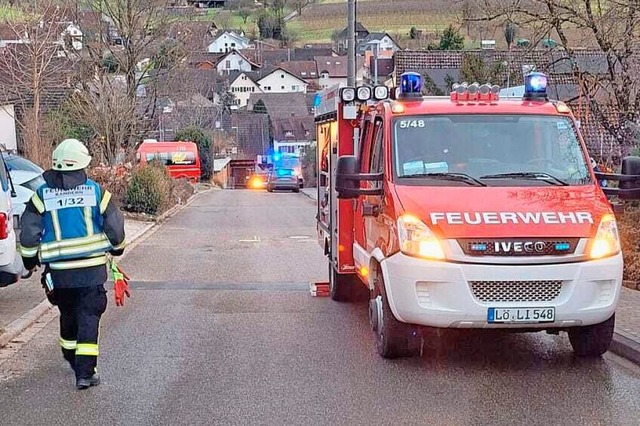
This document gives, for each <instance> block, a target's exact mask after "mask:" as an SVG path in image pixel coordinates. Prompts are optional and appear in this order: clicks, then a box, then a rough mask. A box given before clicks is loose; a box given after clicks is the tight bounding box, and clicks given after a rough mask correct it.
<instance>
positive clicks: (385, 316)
mask: <svg viewBox="0 0 640 426" xmlns="http://www.w3.org/2000/svg"><path fill="white" fill-rule="evenodd" d="M369 317H370V320H371V327H372V328H373V331H374V333H375V338H376V349H377V351H378V354H379V355H380V356H381V357H383V358H388V359H393V358H401V357H408V356H411V355H413V347H414V346H415V344H414V343H415V341H416V339H417V338H418V337H417V335H416V333H415V332H414V327H413V326H412V325H411V324H406V323H403V322H400V321H398V320H397V319H396V317H395V316H394V315H393V312H392V311H391V307H390V306H389V301H388V299H387V294H386V291H385V287H384V281H383V278H382V273H378V274H377V277H376V278H375V279H374V290H373V291H372V292H371V299H370V300H369Z"/></svg>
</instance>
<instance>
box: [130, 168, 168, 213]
mask: <svg viewBox="0 0 640 426" xmlns="http://www.w3.org/2000/svg"><path fill="white" fill-rule="evenodd" d="M173 187H174V182H173V180H172V179H171V177H170V176H169V172H168V171H167V169H166V168H165V167H164V166H163V165H161V164H158V163H156V162H152V163H149V164H147V165H143V166H141V167H138V168H136V169H134V170H133V173H132V174H131V180H130V182H129V185H128V187H127V192H126V196H125V203H126V207H127V210H129V211H132V212H136V213H146V214H158V213H162V212H163V211H165V210H167V209H168V208H170V207H171V206H172V205H173V197H172V193H173Z"/></svg>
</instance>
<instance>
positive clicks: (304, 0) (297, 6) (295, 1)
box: [289, 0, 316, 15]
mask: <svg viewBox="0 0 640 426" xmlns="http://www.w3.org/2000/svg"><path fill="white" fill-rule="evenodd" d="M314 3H316V1H315V0H289V6H291V7H292V8H293V9H294V10H295V11H296V12H298V15H302V11H303V10H304V8H305V7H307V6H309V5H311V4H314Z"/></svg>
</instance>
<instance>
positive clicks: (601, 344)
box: [568, 314, 616, 357]
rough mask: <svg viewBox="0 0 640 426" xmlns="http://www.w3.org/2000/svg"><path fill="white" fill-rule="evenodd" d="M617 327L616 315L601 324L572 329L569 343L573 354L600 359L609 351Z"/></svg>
mask: <svg viewBox="0 0 640 426" xmlns="http://www.w3.org/2000/svg"><path fill="white" fill-rule="evenodd" d="M615 326H616V315H615V314H613V315H612V316H611V318H609V319H608V320H606V321H604V322H601V323H599V324H593V325H586V326H583V327H572V328H570V329H569V331H568V333H569V341H570V342H571V346H572V347H573V352H574V353H575V354H576V355H577V356H579V357H598V356H600V355H602V354H603V353H605V352H606V351H607V350H609V345H610V344H611V340H612V339H613V332H614V329H615Z"/></svg>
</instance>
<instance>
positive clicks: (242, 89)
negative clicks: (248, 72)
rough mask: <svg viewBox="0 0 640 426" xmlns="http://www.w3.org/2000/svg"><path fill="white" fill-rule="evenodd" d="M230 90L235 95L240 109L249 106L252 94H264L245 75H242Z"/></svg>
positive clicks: (232, 84)
mask: <svg viewBox="0 0 640 426" xmlns="http://www.w3.org/2000/svg"><path fill="white" fill-rule="evenodd" d="M243 77H244V78H243ZM229 90H230V91H231V93H233V94H234V95H235V97H236V105H238V106H239V107H240V108H244V107H246V106H247V104H248V103H249V97H251V94H252V93H262V90H260V86H258V85H257V84H256V83H254V82H253V81H252V80H251V79H250V78H249V77H247V76H245V75H241V76H240V77H238V78H236V80H235V81H234V82H233V83H231V85H230V86H229Z"/></svg>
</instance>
